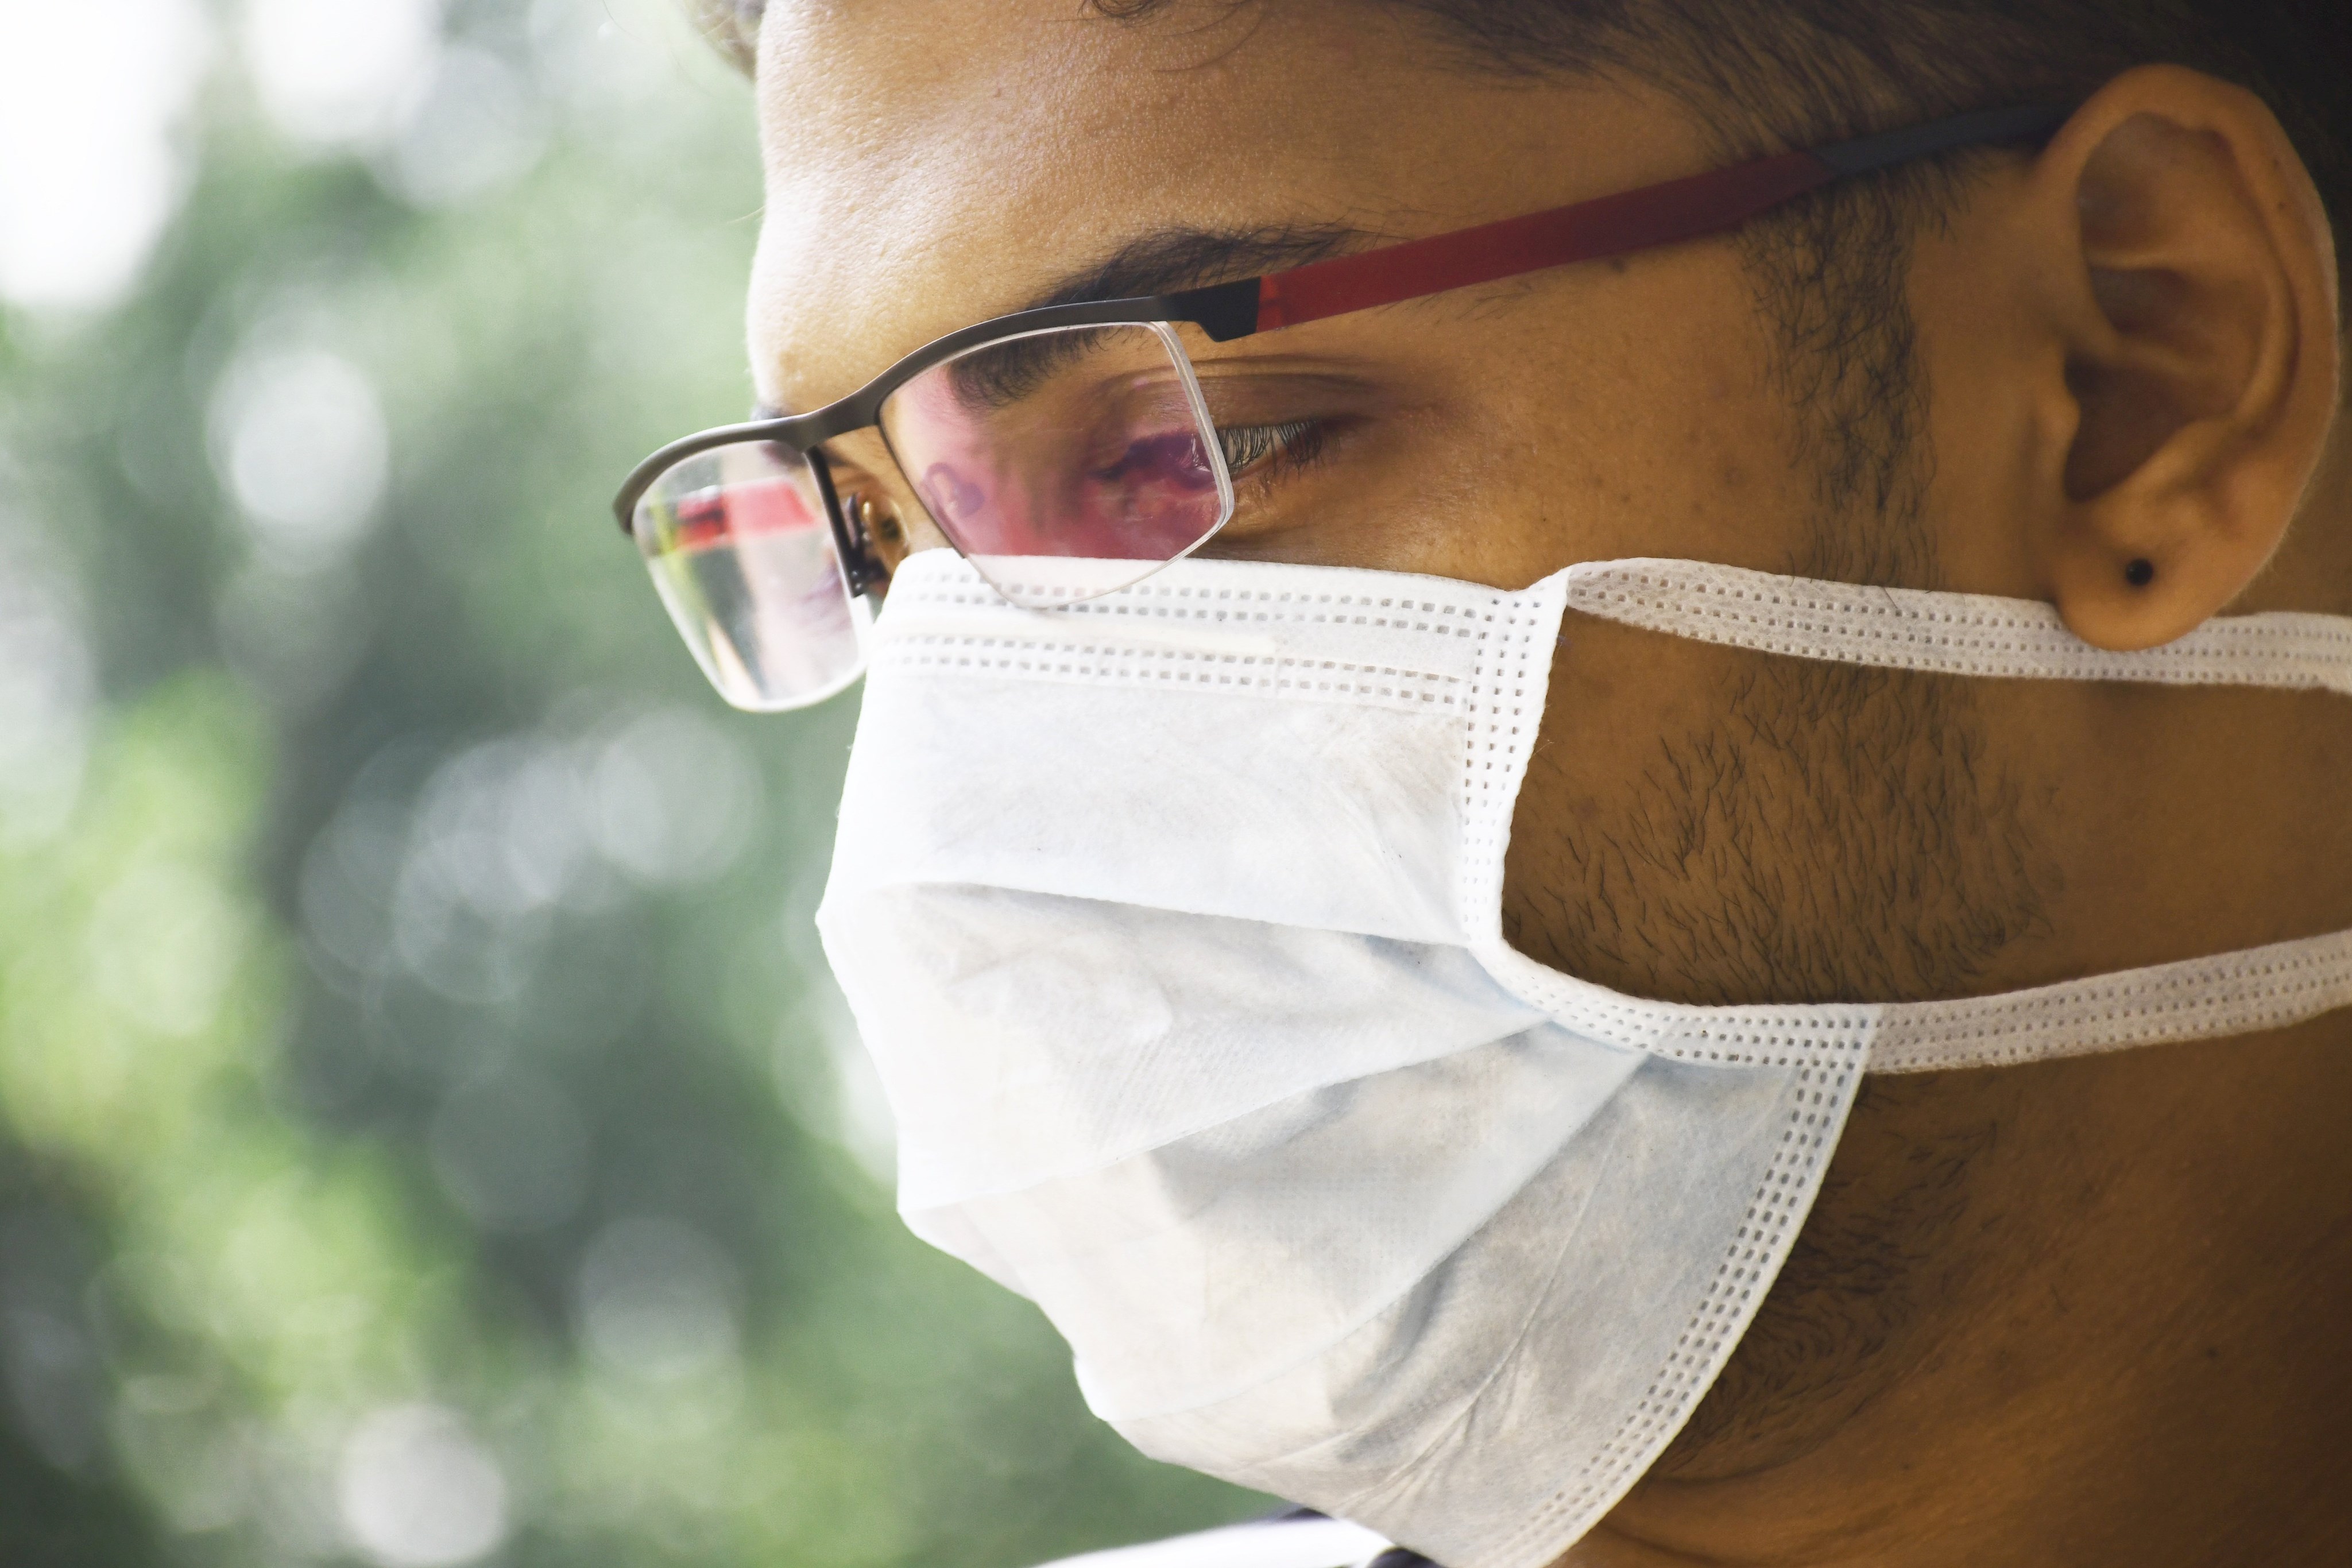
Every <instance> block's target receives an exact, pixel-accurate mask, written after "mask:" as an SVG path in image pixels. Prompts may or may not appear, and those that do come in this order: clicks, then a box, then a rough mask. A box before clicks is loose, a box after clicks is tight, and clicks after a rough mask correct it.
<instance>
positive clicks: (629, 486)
mask: <svg viewBox="0 0 2352 1568" xmlns="http://www.w3.org/2000/svg"><path fill="white" fill-rule="evenodd" d="M2072 113H2073V110H2071V109H2068V108H2064V107H2061V106H2057V105H2052V104H2028V105H2021V106H2017V107H2013V108H2008V109H1991V110H1976V111H1974V112H1971V113H1968V114H1961V115H1956V116H1952V117H1950V118H1948V119H1943V120H1929V121H1926V122H1924V123H1921V124H1918V125H1912V126H1906V127H1903V128H1902V129H1899V130H1895V131H1884V132H1880V133H1878V134H1876V135H1872V136H1864V137H1857V138H1854V139H1853V140H1851V141H1836V142H1831V143H1828V144H1825V145H1823V146H1819V147H1811V148H1805V149H1801V150H1799V151H1796V152H1780V153H1774V154H1772V155H1770V156H1769V157H1764V158H1759V159H1755V160H1752V161H1750V162H1745V163H1737V164H1733V165H1730V166H1729V167H1727V168H1722V169H1713V170H1708V171H1706V172H1703V173H1698V174H1688V175H1685V176H1683V177H1681V178H1679V179H1675V180H1668V181H1665V182H1664V183H1659V184H1654V185H1645V186H1643V187H1641V188H1639V189H1637V190H1633V191H1623V192H1619V193H1616V194H1613V195H1607V196H1598V197H1594V198H1592V199H1591V200H1588V201H1583V202H1577V203H1574V204H1570V205H1568V206H1564V207H1553V208H1549V209H1548V210H1546V211H1543V212H1538V213H1529V214H1523V215H1521V216H1519V217H1514V218H1504V219H1501V220H1499V221H1498V222H1495V223H1488V224H1480V225H1475V226H1474V227H1471V228H1465V229H1454V230H1451V231H1449V232H1447V233H1444V234H1440V235H1428V236H1426V237H1424V238H1422V239H1414V240H1405V241H1402V242H1400V243H1398V244H1396V245H1390V246H1375V247H1374V248H1372V249H1370V250H1365V251H1358V252H1355V253H1353V254H1351V255H1348V256H1333V257H1331V258H1329V259H1327V260H1323V261H1316V262H1309V263H1307V264H1306V265H1304V266H1300V267H1290V268H1287V269H1286V270H1284V271H1281V272H1270V273H1265V274H1263V275H1261V276H1259V277H1244V278H1238V279H1235V280H1234V281H1232V282H1228V283H1213V284H1209V285H1206V286H1205V287H1198V288H1185V289H1178V290H1175V291H1172V292H1170V293H1166V294H1154V295H1144V296H1139V297H1138V298H1127V299H1105V300H1100V301H1094V302H1087V303H1080V304H1072V305H1047V306H1041V307H1039V308H1035V309H1031V310H1018V311H1014V312H1013V313H1012V314H1010V315H1006V316H997V317H992V318H991V319H988V320H985V321H982V322H978V323H976V324H974V325H972V326H970V327H965V328H962V329H959V330H957V331H953V332H950V333H948V334H947V335H946V336H944V337H941V338H935V339H933V340H931V341H930V342H928V343H926V344H924V345H923V346H922V347H921V348H919V349H917V350H915V351H914V352H912V353H910V354H908V355H907V356H905V357H904V358H902V359H900V360H898V361H897V362H896V363H894V364H892V365H891V366H890V367H889V369H887V370H886V371H883V372H882V373H881V374H880V375H878V376H876V377H875V378H874V379H873V380H872V381H870V382H866V384H865V385H864V386H862V387H860V388H858V389H857V390H856V392H851V393H850V394H849V395H848V396H846V397H844V398H839V399H836V400H835V401H834V402H829V403H826V404H825V405H824V407H822V408H817V409H812V410H810V411H809V412H808V413H792V414H782V415H778V416H776V417H774V418H770V419H755V420H750V421H746V422H743V423H736V424H722V425H717V426H714V427H712V428H710V429H709V430H703V431H698V432H697V433H696V434H692V435H688V436H684V437H681V438H680V439H678V440H677V441H673V442H670V443H669V444H667V445H665V446H663V447H661V448H660V449H658V450H657V451H656V452H654V453H653V454H652V455H649V456H647V457H646V459H645V460H644V461H643V462H641V463H639V464H638V465H636V466H635V468H633V469H631V470H630V472H629V476H628V478H627V479H626V480H625V481H624V482H623V483H622V486H621V488H620V492H619V493H618V494H617V495H616V496H615V497H614V501H613V513H614V517H616V518H617V519H618V520H619V522H620V525H621V531H622V533H624V534H625V535H629V536H631V537H635V532H636V528H635V517H636V509H637V506H638V503H639V502H641V501H642V500H643V499H644V498H645V496H646V492H647V491H648V490H650V489H651V488H652V487H653V486H654V484H655V482H656V480H658V479H659V478H660V477H661V476H662V475H663V474H665V473H667V471H668V470H669V469H670V468H671V467H672V466H674V465H677V464H678V463H681V462H683V461H685V460H686V459H687V458H689V457H693V456H696V455H699V454H701V453H704V452H709V451H713V450H715V449H717V448H719V447H721V446H731V445H734V444H738V443H762V444H770V445H776V446H782V447H784V448H787V449H788V450H791V451H793V452H794V453H796V454H797V455H799V456H800V457H801V458H802V459H803V460H804V461H805V462H806V463H807V465H808V468H809V471H810V473H811V474H812V475H813V476H814V478H815V481H816V486H817V490H818V493H819V494H820V495H821V496H822V497H824V507H825V516H826V519H827V521H828V522H829V523H830V525H831V527H832V530H833V538H834V545H835V549H836V550H837V552H838V553H839V556H840V559H841V563H842V574H843V578H844V580H845V583H846V585H847V589H848V591H849V592H850V593H852V594H859V593H864V592H866V591H870V590H872V589H874V588H877V587H880V586H883V585H885V584H887V581H888V580H889V572H888V570H887V569H885V568H884V567H883V566H882V564H881V563H880V561H878V560H877V559H875V556H874V553H873V548H872V545H871V542H870V541H869V540H868V539H867V538H866V537H865V530H864V527H863V524H862V523H858V522H854V521H853V519H851V518H850V517H847V516H846V515H845V513H844V510H843V508H842V505H841V497H840V494H839V492H838V491H837V490H836V489H835V486H834V481H833V470H832V465H831V462H830V460H829V459H828V458H827V457H826V456H825V455H824V451H823V450H822V448H823V445H824V443H825V442H828V441H831V440H833V439H835V437H836V436H841V435H846V434H851V433H852V432H854V431H859V430H868V429H874V428H877V427H878V426H879V425H880V423H881V420H882V405H883V404H884V403H885V402H888V401H889V398H890V395H891V394H892V393H893V392H897V391H898V389H899V388H900V387H902V386H904V385H905V384H906V383H907V382H909V381H911V380H913V379H914V378H915V377H916V376H919V375H920V374H921V373H922V372H923V371H927V370H929V369H931V368H932V367H933V366H935V365H938V364H940V362H942V361H947V360H951V359H954V358H955V357H957V356H958V355H960V354H964V353H968V352H970V351H971V350H974V349H981V348H985V347H987V346H989V345H990V344H992V343H997V342H1001V341H1003V340H1008V339H1013V338H1019V337H1024V336H1026V335H1028V334H1030V333H1034V332H1044V331H1055V330H1061V329H1069V328H1077V327H1143V326H1153V325H1160V324H1165V325H1170V326H1172V325H1175V324H1178V323H1188V324H1190V325H1192V326H1195V327H1198V328H1200V329H1202V331H1203V332H1204V333H1206V334H1207V335H1208V337H1209V340H1211V341H1212V342H1216V343H1230V342H1234V341H1237V340H1240V339H1243V338H1247V337H1252V336H1255V334H1257V333H1260V332H1272V331H1277V330H1279V329H1282V328H1285V327H1296V326H1299V325H1301V324H1303V323H1305V322H1308V321H1319V320H1323V319H1327V318H1329V317H1333V316H1343V315H1347V314H1349V313H1350V312H1353V311H1357V310H1368V309H1370V308H1372V307H1374V306H1378V305H1396V304H1402V303H1403V302H1404V301H1406V300H1408V299H1420V298H1427V297H1428V296H1430V295H1433V294H1442V293H1444V292H1446V291H1447V290H1449V289H1454V288H1466V287H1472V286H1474V285H1476V284H1481V283H1495V282H1499V281H1501V280H1503V279H1505V278H1508V277H1520V276H1522V275H1524V274H1527V273H1530V272H1539V271H1542V270H1544V269H1546V268H1548V267H1565V266H1569V265H1570V264H1571V263H1575V262H1581V261H1605V260H1607V259H1609V258H1610V257H1612V256H1628V255H1632V254H1633V253H1635V252H1638V251H1643V250H1649V249H1653V248H1654V247H1656V246H1665V245H1674V244H1676V243H1679V242H1681V241H1685V240H1693V239H1701V238H1705V237H1706V236H1707V235H1715V234H1722V233H1725V232H1727V231H1729V230H1731V229H1735V228H1738V226H1740V225H1742V224H1745V223H1747V222H1748V221H1749V220H1750V219H1752V218H1756V217H1759V216H1761V215H1762V214H1765V213H1767V212H1769V211H1770V210H1771V209H1773V208H1774V207H1777V206H1780V205H1781V204H1784V203H1787V202H1790V201H1794V200H1795V199H1796V198H1797V197H1799V196H1801V195H1806V194H1808V193H1811V192H1813V191H1817V190H1820V189H1822V187H1824V186H1826V185H1830V184H1832V183H1836V182H1838V181H1840V180H1845V179H1850V178H1852V177H1853V176H1854V175H1857V174H1866V173H1871V172H1876V171H1879V170H1883V169H1890V168H1893V167H1895V166H1896V165H1898V164H1902V163H1907V162H1914V161H1915V160H1917V159H1920V158H1927V157H1932V156H1935V155H1936V154H1937V153H1942V152H1956V151H1958V150H1959V149H1961V148H1964V147H1971V146H1982V145H1991V144H1994V143H1998V142H2003V141H2042V140H2046V139H2047V138H2048V137H2049V136H2050V135H2051V134H2052V133H2053V132H2054V131H2056V130H2057V129H2058V128H2059V127H2060V126H2061V125H2063V123H2065V121H2066V120H2067V118H2068V117H2069V116H2070V115H2071V114H2072ZM1219 526H1220V527H1222V526H1223V525H1222V524H1220V525H1219ZM949 542H950V544H952V543H953V542H954V541H953V540H952V539H950V541H949Z"/></svg>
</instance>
